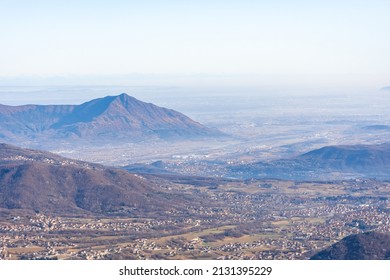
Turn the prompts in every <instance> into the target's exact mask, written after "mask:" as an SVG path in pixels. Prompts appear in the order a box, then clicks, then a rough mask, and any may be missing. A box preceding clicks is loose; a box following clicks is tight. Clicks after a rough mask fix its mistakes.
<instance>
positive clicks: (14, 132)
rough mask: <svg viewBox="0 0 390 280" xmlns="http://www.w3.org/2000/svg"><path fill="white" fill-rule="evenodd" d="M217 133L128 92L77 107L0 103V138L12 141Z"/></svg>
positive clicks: (138, 138) (134, 138) (136, 138)
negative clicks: (129, 94)
mask: <svg viewBox="0 0 390 280" xmlns="http://www.w3.org/2000/svg"><path fill="white" fill-rule="evenodd" d="M221 135H222V133H221V132H219V131H217V130H216V129H210V128H207V127H205V126H204V125H202V124H200V123H198V122H195V121H193V120H192V119H190V118H189V117H187V116H185V115H183V114H181V113H179V112H176V111H174V110H170V109H166V108H162V107H158V106H156V105H153V104H151V103H145V102H142V101H140V100H137V99H135V98H134V97H131V96H128V95H127V94H121V95H118V96H107V97H104V98H99V99H94V100H91V101H89V102H86V103H83V104H81V105H24V106H6V105H0V139H2V141H3V142H10V143H15V142H16V143H18V142H22V141H44V142H45V141H46V142H47V141H52V140H58V139H60V140H63V139H67V140H80V139H85V140H88V141H90V140H92V141H107V140H115V141H124V142H134V141H141V140H142V141H143V140H147V139H193V138H200V137H211V136H212V137H215V136H221Z"/></svg>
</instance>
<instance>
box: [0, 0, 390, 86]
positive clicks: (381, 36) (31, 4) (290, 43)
mask: <svg viewBox="0 0 390 280" xmlns="http://www.w3.org/2000/svg"><path fill="white" fill-rule="evenodd" d="M389 14H390V1H386V0H382V1H381V0H366V1H359V0H355V1H349V0H327V1H304V0H295V1H291V0H272V1H271V0H268V1H266V0H235V1H233V0H181V1H179V0H165V1H162V0H159V1H158V0H142V1H141V0H138V1H135V0H123V1H121V0H107V1H99V0H94V1H90V0H84V1H83V0H76V1H75V0H67V1H58V0H50V1H43V0H34V1H29V0H28V1H27V0H0V35H1V44H0V85H1V84H3V85H16V84H28V83H31V84H39V83H42V84H45V83H50V84H72V83H74V84H94V85H99V84H126V85H136V86H138V85H172V86H175V85H181V86H182V85H192V86H196V85H199V84H201V85H209V86H229V85H232V86H260V87H261V86H265V87H273V86H274V87H278V86H279V87H286V88H288V87H292V88H293V87H298V88H299V87H302V88H303V87H308V88H324V87H329V88H358V87H360V88H373V89H379V88H382V87H384V86H388V85H390V52H389V50H390V36H389V30H390V16H389Z"/></svg>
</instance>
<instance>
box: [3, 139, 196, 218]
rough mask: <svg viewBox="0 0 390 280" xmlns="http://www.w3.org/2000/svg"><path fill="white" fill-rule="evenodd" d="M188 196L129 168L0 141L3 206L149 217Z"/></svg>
mask: <svg viewBox="0 0 390 280" xmlns="http://www.w3.org/2000/svg"><path fill="white" fill-rule="evenodd" d="M188 200H189V198H186V197H185V195H180V194H172V193H171V192H169V191H166V190H164V189H161V188H160V187H159V185H158V184H157V183H156V182H154V181H153V180H151V179H147V178H144V177H142V176H139V175H137V174H131V173H129V172H127V171H125V170H121V169H117V168H111V167H105V166H102V165H98V164H93V163H88V162H83V161H77V160H73V159H68V158H64V157H61V156H57V155H55V154H52V153H48V152H43V151H37V150H31V149H22V148H18V147H16V146H12V145H8V144H0V208H3V209H11V210H25V211H31V212H33V211H35V212H42V213H50V214H57V215H65V216H68V215H80V214H83V215H124V214H125V215H131V216H147V215H149V214H151V213H160V212H162V213H163V212H165V211H170V210H172V209H180V208H183V209H185V205H186V203H187V201H188Z"/></svg>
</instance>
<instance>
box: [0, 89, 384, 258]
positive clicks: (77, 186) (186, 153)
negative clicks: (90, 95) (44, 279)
mask: <svg viewBox="0 0 390 280" xmlns="http://www.w3.org/2000/svg"><path fill="white" fill-rule="evenodd" d="M270 100H272V99H269V100H267V101H265V104H262V105H261V106H260V105H259V103H256V102H251V106H249V105H248V104H247V106H249V107H250V108H242V111H240V110H236V111H234V110H233V111H231V110H230V109H226V110H222V108H220V109H218V106H217V108H210V109H216V110H215V111H216V113H214V111H209V112H207V111H204V110H203V111H191V110H189V114H190V115H191V116H192V117H195V119H197V120H198V119H200V120H201V123H202V124H201V123H197V122H195V121H193V120H192V119H190V118H187V117H186V116H185V115H181V114H180V113H176V112H174V111H172V112H171V111H169V110H168V109H164V108H160V107H155V106H154V105H150V104H149V103H143V102H141V101H137V100H134V99H132V98H131V97H129V96H127V95H120V96H117V97H109V98H108V97H107V98H101V99H96V100H93V101H91V102H86V103H83V104H82V105H79V107H77V106H76V107H61V106H60V107H44V108H45V109H44V110H49V111H56V110H59V109H58V108H62V109H61V110H64V108H66V110H65V111H66V112H67V113H66V114H65V115H64V116H61V118H62V120H61V118H60V119H55V118H54V119H53V118H51V119H50V118H49V119H47V121H50V122H53V123H51V124H49V125H48V126H47V127H43V128H42V129H41V130H39V129H38V130H37V129H35V130H31V129H28V128H27V130H26V131H25V132H23V131H24V129H26V127H25V125H26V123H27V122H25V121H23V120H22V121H20V120H18V121H17V122H18V125H20V126H19V128H18V129H19V130H18V129H17V130H14V131H12V133H11V132H4V130H3V133H2V135H0V136H1V137H2V139H3V140H4V142H7V143H10V142H11V144H15V143H14V142H17V143H18V145H20V146H21V147H27V148H30V149H25V148H20V147H16V146H12V145H9V144H1V145H0V258H1V259H90V260H91V259H140V260H142V259H226V260H227V259H309V258H310V257H311V256H313V255H314V254H315V253H317V252H319V251H321V250H324V249H326V248H328V247H329V246H330V245H332V244H335V243H336V242H338V241H340V240H342V239H343V238H344V237H347V236H350V235H352V234H359V233H364V232H367V231H375V232H380V233H388V232H389V231H390V220H389V217H390V215H389V214H390V204H389V197H390V186H389V185H390V183H389V179H390V178H389V173H388V170H389V165H388V144H386V143H388V139H389V138H388V137H389V136H390V131H389V130H388V129H387V122H386V119H384V117H383V116H387V111H386V110H387V109H386V108H385V107H383V108H382V107H375V110H374V109H372V108H371V107H369V106H368V107H367V108H365V110H362V111H361V109H362V106H361V103H360V102H362V101H361V100H359V101H358V103H359V104H360V105H359V104H353V106H352V105H351V108H354V109H351V110H350V111H349V110H344V111H343V113H342V115H340V113H339V112H338V110H339V109H340V106H341V104H342V103H343V102H345V100H344V99H343V100H338V101H337V100H336V101H337V102H336V101H335V100H332V99H326V101H327V102H331V103H332V104H333V105H334V106H333V107H326V108H325V109H321V110H318V108H320V107H321V106H323V104H320V103H319V102H318V101H319V100H322V99H321V98H319V97H318V98H313V99H311V100H310V99H309V100H304V101H302V100H301V102H303V103H301V104H300V105H302V104H306V107H305V108H303V107H299V106H297V107H291V106H290V103H291V102H292V100H284V99H283V100H284V101H283V102H282V100H281V99H277V98H276V100H278V102H276V101H275V100H274V102H276V103H272V102H271V103H270ZM378 100H386V98H385V97H383V96H382V97H380V98H379V97H378ZM378 100H376V101H378ZM355 101H356V100H355ZM188 102H189V103H191V102H190V101H188ZM226 102H227V103H226V104H224V106H226V108H230V107H229V106H233V105H232V104H233V103H234V102H235V100H234V98H233V99H229V98H227V99H226ZM267 102H268V103H270V104H267ZM279 102H281V103H279ZM96 104H100V105H96ZM102 104H103V105H102ZM134 104H136V106H140V107H138V109H139V110H141V111H142V110H143V109H142V107H146V111H147V112H148V110H152V111H150V112H149V113H146V115H147V116H148V118H145V116H143V115H142V114H141V113H140V112H141V111H138V114H139V115H140V118H139V119H138V120H135V119H132V118H133V117H134V116H133V115H132V114H131V109H130V107H129V106H133V105H134ZM229 104H230V105H229ZM192 105H193V106H195V107H197V106H196V104H192ZM244 105H245V104H244ZM244 105H242V106H244ZM382 105H383V106H384V104H382ZM91 106H92V107H95V106H98V107H99V108H100V109H101V108H102V107H101V106H103V107H104V108H105V109H104V110H103V112H101V111H99V113H97V114H96V116H94V117H91V118H90V119H88V117H85V115H84V113H80V112H81V111H79V112H77V110H84V109H85V108H87V110H90V108H91ZM206 107H207V106H206ZM4 108H5V109H4ZM15 108H16V107H12V106H11V107H3V108H2V109H3V111H2V112H3V113H4V112H5V115H4V116H3V119H6V120H7V121H6V122H3V123H2V125H3V126H2V128H3V129H5V130H7V129H9V128H10V127H11V128H12V127H15V126H7V123H9V121H11V120H12V121H15V120H17V118H19V117H20V116H22V117H23V118H26V115H24V114H25V113H23V114H22V115H18V113H17V112H18V111H20V110H22V111H23V110H25V107H23V106H21V107H19V108H18V109H15ZM75 108H78V109H77V110H76V109H75ZM198 108H199V107H198ZM321 108H322V107H321ZM35 109H36V108H35V107H34V110H35ZM95 109H96V108H95ZM95 109H93V110H92V109H91V110H92V111H93V112H95V113H96V110H95ZM138 109H137V110H138ZM61 110H60V111H61ZM69 111H71V113H69ZM74 111H76V114H74ZM374 111H375V112H376V113H374ZM10 112H11V115H9V114H8V113H10ZM15 112H16V113H15ZM34 112H35V111H34ZM37 112H39V110H38V111H37ZM357 112H360V114H357ZM12 114H14V115H12ZM15 114H16V115H15ZM45 114H46V113H45ZM153 114H157V115H158V117H156V120H153V118H152V119H150V118H149V117H150V116H151V115H153ZM161 114H162V115H161ZM164 114H168V115H170V114H171V115H170V117H172V118H173V119H170V117H169V118H168V115H164ZM163 115H164V116H166V117H161V116H163ZM10 116H11V117H10ZM41 117H42V116H41ZM175 118H179V119H181V120H182V121H184V122H177V120H176V119H175ZM146 119H148V120H149V121H148V122H147V123H145V120H146ZM139 120H141V121H140V122H138V121H139ZM154 121H162V123H161V124H160V125H162V126H165V125H166V127H167V128H168V129H169V130H170V132H169V133H168V134H167V133H165V132H164V133H163V134H161V131H160V130H158V129H156V130H153V126H154V124H153V122H154ZM137 122H138V123H143V125H142V126H141V127H142V128H141V129H140V127H137V125H136V126H133V124H134V123H137ZM172 124H175V125H172ZM34 125H39V122H36V123H35V124H34ZM176 125H179V126H178V127H176ZM83 128H86V131H87V132H86V133H84V132H82V129H83ZM80 129H81V130H80ZM10 131H11V130H10ZM65 131H67V132H66V133H65ZM77 131H78V132H77ZM103 131H104V132H103ZM134 131H135V132H134ZM63 133H65V134H63ZM100 133H103V134H100ZM118 133H119V134H123V137H122V136H121V137H119V138H116V137H115V135H116V134H118ZM134 133H135V134H134ZM61 135H62V136H64V135H65V136H66V137H62V136H61ZM98 135H100V136H98ZM132 135H136V137H135V138H129V137H131V136H132ZM145 135H146V136H145ZM94 139H99V141H95V140H94ZM115 139H118V141H115ZM31 148H34V149H36V148H39V149H40V151H39V150H32V149H31ZM47 151H51V153H49V152H47Z"/></svg>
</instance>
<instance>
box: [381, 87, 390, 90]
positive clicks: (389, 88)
mask: <svg viewBox="0 0 390 280" xmlns="http://www.w3.org/2000/svg"><path fill="white" fill-rule="evenodd" d="M381 90H390V87H383V88H381Z"/></svg>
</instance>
